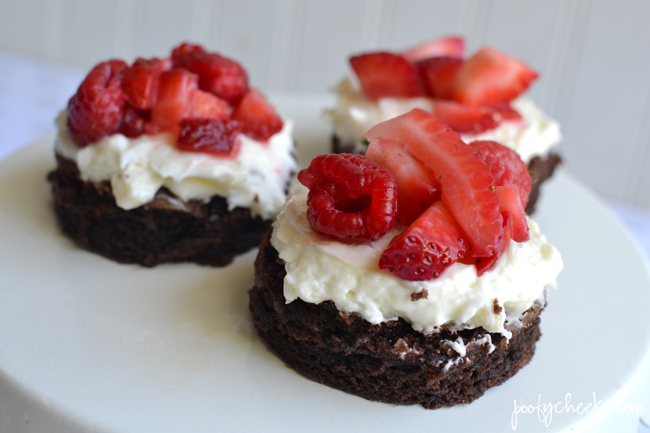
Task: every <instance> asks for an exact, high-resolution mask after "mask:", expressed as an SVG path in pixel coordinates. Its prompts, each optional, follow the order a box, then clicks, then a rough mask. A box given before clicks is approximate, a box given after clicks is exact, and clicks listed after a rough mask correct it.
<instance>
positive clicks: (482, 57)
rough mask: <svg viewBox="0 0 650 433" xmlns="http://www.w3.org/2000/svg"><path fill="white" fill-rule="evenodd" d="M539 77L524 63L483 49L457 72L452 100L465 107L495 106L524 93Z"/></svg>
mask: <svg viewBox="0 0 650 433" xmlns="http://www.w3.org/2000/svg"><path fill="white" fill-rule="evenodd" d="M537 77H538V74H537V72H535V71H533V70H532V69H530V68H529V67H528V66H526V64H525V63H523V62H520V61H519V60H516V59H513V58H512V57H509V56H507V55H505V54H503V53H501V52H499V51H497V50H495V49H493V48H489V47H484V48H482V49H480V50H479V51H478V52H477V53H476V54H474V55H473V56H472V57H470V58H469V59H467V61H466V62H465V63H464V64H463V66H462V67H461V68H460V69H459V70H458V73H457V74H456V78H455V79H454V83H453V86H452V89H451V92H450V97H451V99H453V100H455V101H457V102H460V103H462V104H466V105H473V106H476V107H478V106H481V105H496V104H499V103H502V102H508V101H510V100H512V99H514V98H516V97H517V96H519V94H521V93H522V92H523V91H525V90H526V89H527V88H528V86H530V84H531V83H532V82H533V80H535V79H536V78H537Z"/></svg>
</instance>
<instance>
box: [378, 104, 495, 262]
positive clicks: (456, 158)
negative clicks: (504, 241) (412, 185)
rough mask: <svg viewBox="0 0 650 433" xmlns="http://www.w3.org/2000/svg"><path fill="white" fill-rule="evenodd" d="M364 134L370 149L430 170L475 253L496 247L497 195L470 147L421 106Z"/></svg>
mask: <svg viewBox="0 0 650 433" xmlns="http://www.w3.org/2000/svg"><path fill="white" fill-rule="evenodd" d="M366 137H367V138H368V140H369V141H370V145H369V147H368V152H369V153H370V154H372V153H373V151H372V150H371V148H372V147H375V146H379V147H382V148H384V147H394V148H396V150H393V151H391V152H388V151H386V152H382V153H384V154H386V153H391V154H397V153H398V152H401V153H403V154H404V155H407V156H408V157H410V158H411V159H414V160H417V161H419V162H420V163H421V164H422V165H423V166H425V167H429V168H430V169H431V170H432V171H433V173H435V177H436V179H437V180H438V181H439V182H440V186H441V190H442V201H443V202H444V204H445V205H446V206H447V209H449V212H450V213H451V214H452V215H453V216H454V218H455V219H456V221H457V222H458V225H459V226H460V227H461V228H462V229H463V232H464V233H465V234H466V237H467V241H468V242H469V244H470V245H471V247H472V255H473V256H474V257H487V256H490V255H492V254H493V253H494V252H495V251H496V247H497V246H498V245H499V241H500V239H501V237H502V235H503V226H502V222H503V218H502V217H501V213H500V212H499V198H498V197H497V195H496V194H495V193H494V181H493V179H492V175H491V174H490V171H489V169H488V168H487V166H486V165H485V164H484V163H483V161H482V160H481V159H480V158H478V157H477V156H476V154H475V152H474V149H472V148H471V147H469V146H468V145H467V144H465V143H463V141H462V140H461V138H460V135H458V133H456V132H454V131H452V130H451V129H449V128H448V127H447V125H446V124H445V123H444V122H442V121H441V120H439V119H437V118H435V117H434V116H432V115H431V114H429V113H426V112H425V111H423V110H420V109H414V110H412V111H411V112H409V113H407V114H405V115H402V116H399V117H396V118H394V119H391V120H388V121H386V122H383V123H380V124H378V125H376V126H375V127H373V128H372V129H371V130H370V131H368V133H367V134H366Z"/></svg>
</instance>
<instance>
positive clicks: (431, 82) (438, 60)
mask: <svg viewBox="0 0 650 433" xmlns="http://www.w3.org/2000/svg"><path fill="white" fill-rule="evenodd" d="M463 63H465V61H464V60H463V59H459V58H457V57H431V58H428V59H424V60H422V61H419V62H417V63H416V64H415V65H416V66H417V68H418V72H419V73H420V77H421V78H422V82H423V84H424V88H425V91H426V92H427V96H430V97H432V98H443V99H449V95H450V92H451V89H452V85H453V83H454V79H455V78H456V74H457V73H458V70H459V69H460V67H461V66H462V65H463Z"/></svg>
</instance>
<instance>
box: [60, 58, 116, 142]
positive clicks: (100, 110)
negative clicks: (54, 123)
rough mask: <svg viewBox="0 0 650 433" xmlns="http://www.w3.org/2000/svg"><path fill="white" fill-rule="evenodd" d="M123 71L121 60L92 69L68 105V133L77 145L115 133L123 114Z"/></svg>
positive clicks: (101, 64) (104, 63)
mask: <svg viewBox="0 0 650 433" xmlns="http://www.w3.org/2000/svg"><path fill="white" fill-rule="evenodd" d="M126 68H127V65H126V63H124V62H123V61H121V60H109V61H107V62H103V63H100V64H98V65H97V66H95V67H94V68H93V69H92V70H91V71H90V72H89V73H88V75H87V76H86V78H85V79H84V81H83V82H82V83H81V85H80V86H79V89H78V90H77V93H76V94H75V95H74V96H73V97H72V98H70V101H69V102H68V131H69V132H70V135H71V136H72V138H73V140H74V141H75V142H76V143H77V144H78V145H79V146H82V147H83V146H86V145H88V144H89V143H94V142H96V141H99V140H100V139H102V138H104V137H106V136H108V135H112V134H115V133H116V132H118V131H119V129H120V123H121V121H122V114H123V112H124V91H123V90H122V87H121V84H122V76H123V72H124V70H125V69H126Z"/></svg>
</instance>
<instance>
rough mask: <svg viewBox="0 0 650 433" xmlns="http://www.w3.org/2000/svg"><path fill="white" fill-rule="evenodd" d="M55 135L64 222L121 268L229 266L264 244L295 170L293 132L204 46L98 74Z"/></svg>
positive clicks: (107, 67) (236, 71)
mask: <svg viewBox="0 0 650 433" xmlns="http://www.w3.org/2000/svg"><path fill="white" fill-rule="evenodd" d="M57 125H58V129H59V131H58V137H57V141H56V159H57V168H56V170H54V171H53V172H51V173H50V175H49V177H48V179H49V181H50V183H51V184H52V192H53V195H54V208H55V211H56V215H57V217H58V220H59V223H60V225H61V227H62V229H63V231H64V232H65V233H66V234H67V235H68V236H70V237H71V238H72V239H73V240H75V241H76V242H77V243H78V244H79V245H81V246H82V247H84V248H86V249H88V250H90V251H93V252H96V253H99V254H101V255H103V256H106V257H108V258H110V259H113V260H115V261H117V262H121V263H139V264H141V265H144V266H155V265H157V264H159V263H163V262H183V261H192V262H196V263H200V264H206V265H214V266H225V265H227V264H228V263H230V262H231V261H232V260H233V258H234V257H235V256H236V255H238V254H241V253H244V252H246V251H248V250H250V249H251V248H254V247H256V246H258V245H259V243H260V240H261V238H262V236H263V234H264V233H265V232H266V231H267V230H268V229H269V227H270V226H271V222H272V220H273V218H274V217H275V216H276V215H277V214H278V212H280V210H281V209H282V205H283V204H284V202H285V199H286V188H287V185H288V182H289V179H290V177H291V174H292V173H293V172H295V171H296V167H297V166H296V163H295V158H294V155H293V154H294V151H295V147H294V142H293V138H292V124H291V122H290V121H286V120H285V121H283V120H282V119H281V118H280V116H278V114H277V113H276V112H275V110H274V108H273V107H272V106H271V105H270V104H269V103H268V102H267V100H266V99H265V97H264V96H263V95H262V94H261V93H260V92H259V91H258V90H255V89H253V88H249V86H248V78H247V75H246V72H245V71H244V69H243V68H242V67H241V66H240V65H239V64H237V63H236V62H234V61H232V60H229V59H227V58H225V57H222V56H220V55H218V54H215V53H208V52H206V51H205V50H204V49H203V48H202V47H200V46H198V45H190V44H182V45H180V46H179V47H177V48H175V49H174V50H173V52H172V54H171V57H170V58H168V59H162V60H161V59H156V58H154V59H141V58H139V59H137V60H136V61H135V62H134V63H133V64H132V65H131V66H128V65H127V64H126V63H124V62H123V61H121V60H110V61H107V62H103V63H100V64H98V65H97V66H95V67H94V68H93V69H92V70H91V71H90V73H89V74H88V76H87V77H86V78H85V79H84V81H83V82H82V83H81V85H80V86H79V89H78V91H77V93H76V94H75V95H74V96H73V97H72V98H71V99H70V102H69V103H68V107H67V109H66V110H64V111H62V112H61V114H60V115H59V117H58V118H57Z"/></svg>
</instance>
